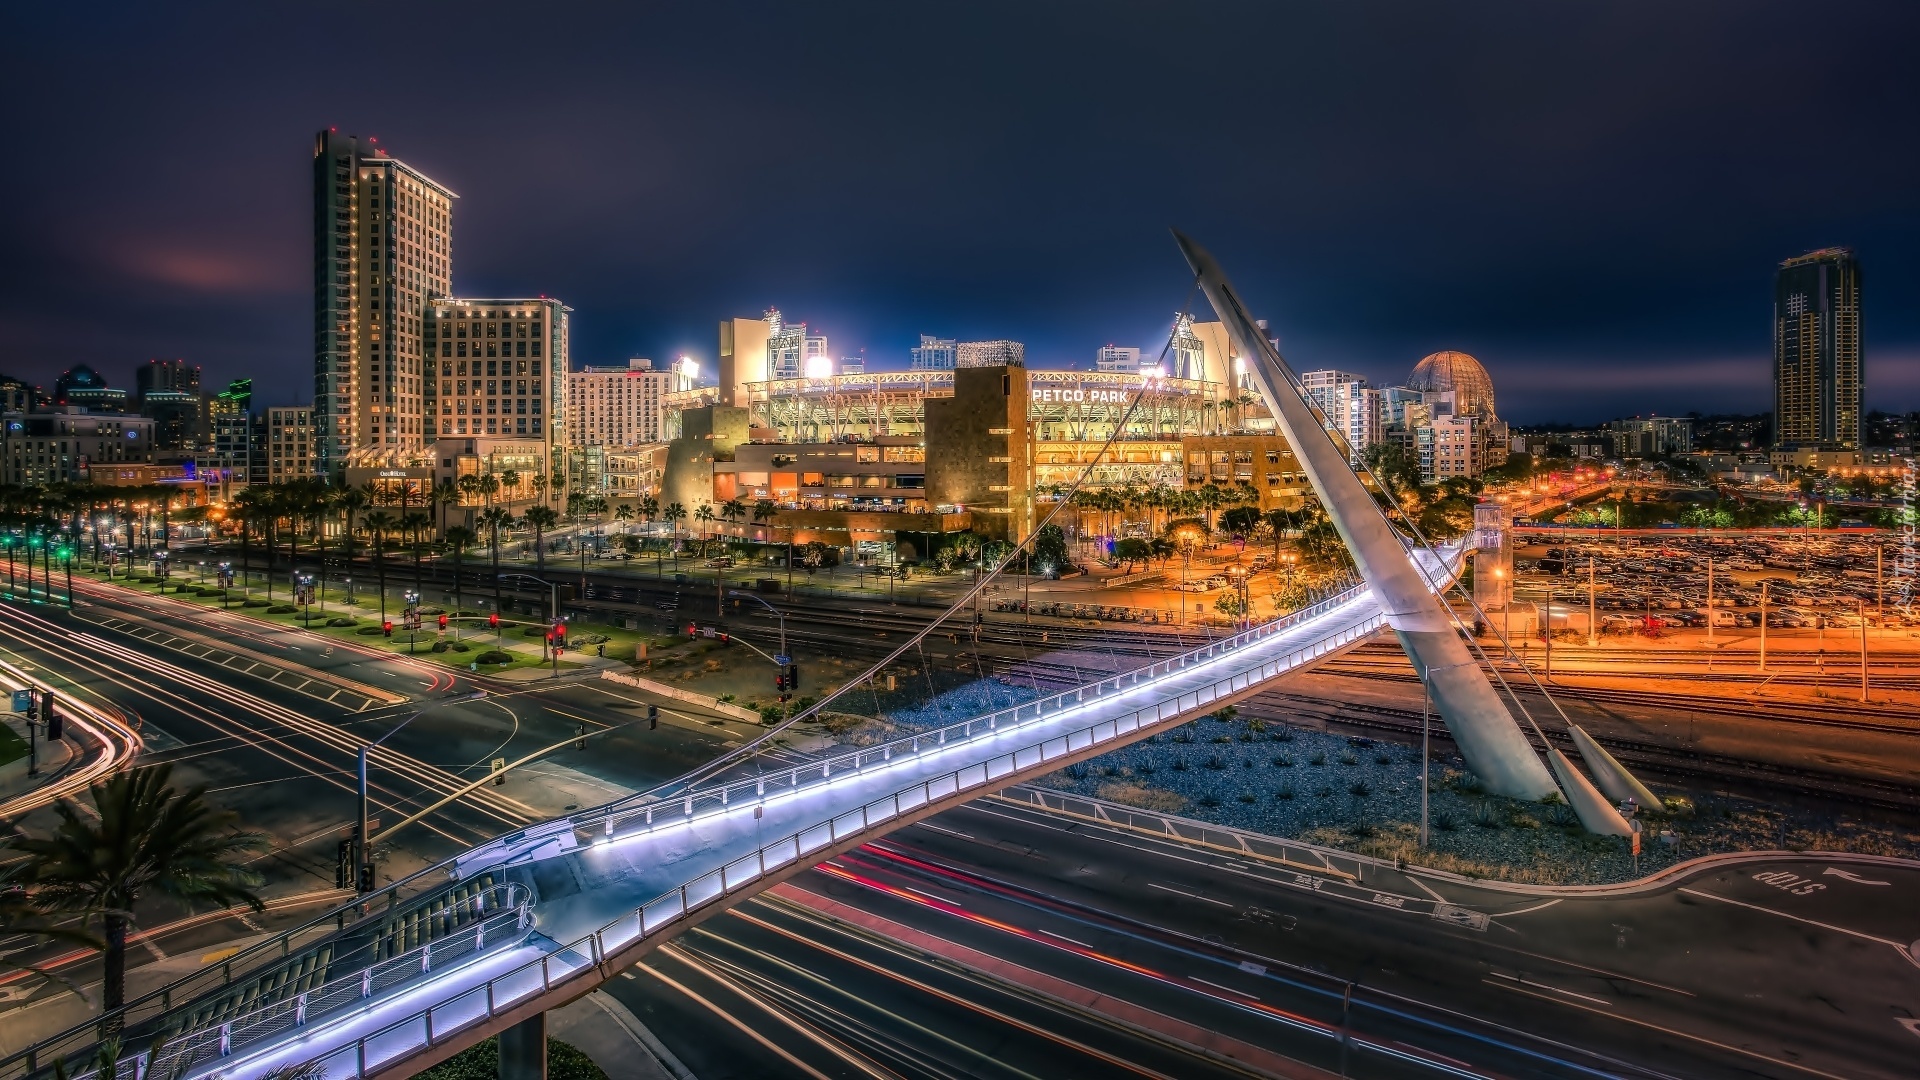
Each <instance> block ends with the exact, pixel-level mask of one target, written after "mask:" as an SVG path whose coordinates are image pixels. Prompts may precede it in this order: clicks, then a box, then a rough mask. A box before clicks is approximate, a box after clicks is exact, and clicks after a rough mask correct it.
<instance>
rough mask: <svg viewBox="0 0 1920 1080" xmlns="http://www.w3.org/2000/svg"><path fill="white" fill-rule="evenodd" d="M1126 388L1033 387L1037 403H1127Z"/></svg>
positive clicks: (1034, 399) (1035, 402)
mask: <svg viewBox="0 0 1920 1080" xmlns="http://www.w3.org/2000/svg"><path fill="white" fill-rule="evenodd" d="M1128 393H1129V392H1128V391H1126V390H1099V389H1095V390H1088V389H1086V388H1084V387H1078V386H1070V387H1069V386H1061V387H1055V386H1036V387H1034V388H1033V403H1034V404H1035V405H1082V404H1086V403H1088V402H1092V403H1093V404H1096V405H1125V404H1126V403H1127V397H1128Z"/></svg>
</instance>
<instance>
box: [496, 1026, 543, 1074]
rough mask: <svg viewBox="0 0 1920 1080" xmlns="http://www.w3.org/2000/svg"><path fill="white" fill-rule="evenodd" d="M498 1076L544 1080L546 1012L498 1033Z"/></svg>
mask: <svg viewBox="0 0 1920 1080" xmlns="http://www.w3.org/2000/svg"><path fill="white" fill-rule="evenodd" d="M500 1080H547V1014H546V1013H541V1014H539V1015H538V1016H530V1017H528V1018H527V1019H525V1020H522V1021H520V1022H519V1023H517V1024H515V1025H513V1026H512V1027H510V1028H508V1029H507V1030H505V1031H503V1032H501V1033H500Z"/></svg>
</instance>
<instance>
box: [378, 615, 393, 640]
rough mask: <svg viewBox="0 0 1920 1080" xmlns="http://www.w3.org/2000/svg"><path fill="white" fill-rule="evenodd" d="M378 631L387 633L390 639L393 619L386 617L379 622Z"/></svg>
mask: <svg viewBox="0 0 1920 1080" xmlns="http://www.w3.org/2000/svg"><path fill="white" fill-rule="evenodd" d="M380 632H381V633H383V634H385V635H387V637H388V638H389V639H391V638H392V637H393V620H392V619H388V620H386V621H384V622H382V623H381V624H380Z"/></svg>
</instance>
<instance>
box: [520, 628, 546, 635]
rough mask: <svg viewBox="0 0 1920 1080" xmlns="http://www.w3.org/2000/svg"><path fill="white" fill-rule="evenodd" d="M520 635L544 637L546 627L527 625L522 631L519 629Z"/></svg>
mask: <svg viewBox="0 0 1920 1080" xmlns="http://www.w3.org/2000/svg"><path fill="white" fill-rule="evenodd" d="M520 636H522V637H546V636H547V628H546V627H545V626H529V627H527V628H526V629H524V630H522V631H520Z"/></svg>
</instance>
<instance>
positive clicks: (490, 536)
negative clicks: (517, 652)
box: [480, 506, 513, 612]
mask: <svg viewBox="0 0 1920 1080" xmlns="http://www.w3.org/2000/svg"><path fill="white" fill-rule="evenodd" d="M480 524H482V525H484V526H486V529H487V550H488V552H489V553H490V555H491V557H492V559H493V610H494V611H496V612H497V611H499V610H500V530H501V529H504V528H506V527H507V526H509V525H512V524H513V511H511V510H508V509H507V508H505V507H502V506H489V507H487V508H486V509H485V510H482V511H481V512H480Z"/></svg>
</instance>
